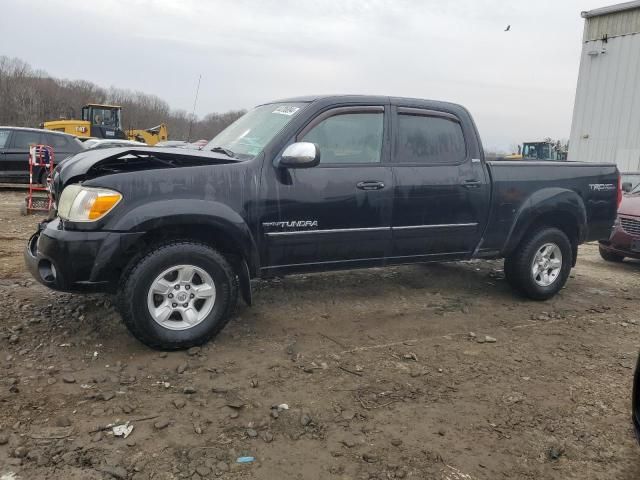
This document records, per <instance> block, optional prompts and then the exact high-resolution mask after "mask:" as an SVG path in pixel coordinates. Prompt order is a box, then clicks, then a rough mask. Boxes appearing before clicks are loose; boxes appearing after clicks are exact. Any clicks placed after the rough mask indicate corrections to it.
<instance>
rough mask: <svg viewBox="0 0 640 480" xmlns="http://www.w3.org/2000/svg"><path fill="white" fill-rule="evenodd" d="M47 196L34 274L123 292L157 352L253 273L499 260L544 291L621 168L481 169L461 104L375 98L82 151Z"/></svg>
mask: <svg viewBox="0 0 640 480" xmlns="http://www.w3.org/2000/svg"><path fill="white" fill-rule="evenodd" d="M52 188H53V192H54V195H55V201H56V209H57V210H56V213H55V215H54V216H52V218H51V219H50V220H49V221H47V222H44V223H42V224H41V225H40V227H39V230H38V232H37V233H36V234H35V235H34V236H33V237H32V238H31V239H30V241H29V243H28V245H27V247H26V249H25V259H26V263H27V265H28V267H29V269H30V271H31V273H32V274H33V276H34V277H35V278H36V279H38V280H39V281H40V282H42V283H43V284H45V285H47V286H49V287H51V288H54V289H58V290H64V291H105V292H111V293H115V294H116V295H117V297H116V298H117V305H118V308H119V310H120V312H121V314H122V317H123V319H124V322H125V323H126V325H127V327H128V328H129V329H130V330H131V332H132V333H133V334H134V335H135V336H136V337H137V338H138V339H140V340H141V341H142V342H144V343H146V344H147V345H149V346H151V347H155V348H164V349H177V348H185V347H189V346H192V345H195V344H200V343H203V342H205V341H207V340H208V339H210V338H211V337H213V336H214V335H215V334H216V333H217V332H218V331H219V330H220V329H221V328H222V327H223V326H224V324H225V323H226V322H227V320H228V318H229V316H230V314H231V312H232V310H233V308H234V305H235V303H236V299H237V296H238V294H239V293H240V294H241V295H242V297H243V298H244V299H245V301H246V302H247V303H251V284H250V280H251V279H252V278H254V277H270V276H274V275H283V274H288V273H297V272H309V271H319V270H328V269H349V268H357V267H379V266H384V265H397V264H407V263H418V262H438V261H452V260H468V259H471V258H505V259H506V260H505V274H506V277H507V279H508V281H509V282H510V283H511V284H512V285H513V286H514V287H515V288H516V289H517V290H519V291H520V292H521V293H522V294H524V295H525V296H527V297H529V298H532V299H536V300H544V299H547V298H549V297H551V296H553V295H555V294H556V293H557V292H558V291H559V290H560V289H561V288H562V287H563V286H564V284H565V282H566V280H567V277H568V276H569V272H570V270H571V268H572V267H573V266H574V265H575V262H576V255H577V250H578V245H579V244H580V243H583V242H585V241H590V240H599V239H601V238H607V237H608V235H609V232H610V229H611V226H612V225H613V223H614V220H615V218H616V208H617V205H618V202H619V200H620V198H621V193H620V182H619V175H618V171H617V169H616V167H615V165H605V164H602V165H600V164H586V163H568V162H526V163H523V162H518V161H512V162H486V161H485V160H484V154H483V150H482V145H481V143H480V137H479V135H478V132H477V130H476V127H475V125H474V122H473V120H472V118H471V116H470V115H469V113H468V112H467V110H465V109H464V108H463V107H461V106H459V105H455V104H451V103H445V102H436V101H428V100H418V99H408V98H393V97H379V96H323V97H304V98H294V99H288V100H282V101H277V102H273V103H268V104H264V105H260V106H258V107H256V108H255V109H253V110H251V111H249V112H248V113H247V114H246V115H244V116H243V117H242V118H240V119H239V120H237V121H236V122H235V123H233V124H232V125H231V126H229V127H228V128H227V129H226V130H224V131H223V132H222V133H220V134H219V135H218V136H216V137H215V138H214V139H213V140H212V141H211V142H210V143H209V144H208V145H206V146H205V147H204V148H203V149H202V150H201V151H195V150H184V149H171V148H114V149H104V150H97V151H91V150H89V151H86V152H83V153H80V154H78V155H76V156H75V157H73V158H71V159H69V160H68V161H66V162H65V163H64V164H63V165H62V166H60V167H59V168H58V170H56V171H55V172H54V178H53V181H52Z"/></svg>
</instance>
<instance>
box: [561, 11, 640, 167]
mask: <svg viewBox="0 0 640 480" xmlns="http://www.w3.org/2000/svg"><path fill="white" fill-rule="evenodd" d="M620 15H627V16H629V18H630V20H629V21H624V20H622V19H620V18H618V17H619V16H620ZM609 17H611V20H607V18H609ZM614 17H615V18H617V20H616V22H618V23H617V25H626V26H628V25H634V22H636V23H637V24H640V9H638V10H632V11H628V12H621V13H616V14H611V15H606V16H603V17H594V18H590V19H588V20H587V24H586V25H585V32H584V35H585V39H587V41H585V42H583V48H582V58H581V60H580V72H579V75H578V87H577V90H576V100H575V105H574V110H573V123H572V125H571V136H570V139H569V160H579V161H587V162H616V163H617V164H618V168H619V169H620V171H622V172H640V34H632V35H626V34H625V35H623V36H614V35H613V34H612V33H611V32H614V31H618V32H621V31H626V30H622V28H626V26H625V27H620V29H618V30H609V31H607V32H606V33H607V34H608V36H609V40H608V41H607V42H602V41H601V40H595V41H593V40H588V37H589V36H590V35H591V34H592V33H593V32H598V34H600V33H602V32H603V31H604V30H600V28H601V27H602V28H604V27H603V26H604V25H609V27H606V28H612V27H611V25H616V23H615V22H614V23H610V24H608V23H607V22H613V18H614ZM594 20H597V22H594ZM596 25H597V27H596ZM596 36H598V35H596ZM599 36H600V37H602V35H599ZM612 36H613V38H611V37H612ZM603 49H604V50H605V52H606V53H602V50H603ZM590 52H591V53H592V54H591V55H590ZM596 52H597V54H595V53H596Z"/></svg>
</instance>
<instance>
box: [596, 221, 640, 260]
mask: <svg viewBox="0 0 640 480" xmlns="http://www.w3.org/2000/svg"><path fill="white" fill-rule="evenodd" d="M634 240H636V241H637V240H638V237H634V236H632V235H630V234H628V233H627V232H625V231H624V230H623V229H622V227H621V226H620V225H616V226H615V227H613V230H612V231H611V235H610V236H609V239H608V240H600V247H601V248H603V249H604V250H607V251H608V252H611V253H615V254H617V255H620V256H622V257H629V258H637V259H640V252H638V251H634V250H631V243H632V242H633V241H634Z"/></svg>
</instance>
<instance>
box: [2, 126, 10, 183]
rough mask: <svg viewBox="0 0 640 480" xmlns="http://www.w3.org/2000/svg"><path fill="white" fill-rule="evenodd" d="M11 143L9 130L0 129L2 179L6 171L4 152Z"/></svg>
mask: <svg viewBox="0 0 640 480" xmlns="http://www.w3.org/2000/svg"><path fill="white" fill-rule="evenodd" d="M10 141H11V130H9V129H6V128H2V129H0V177H4V176H5V175H6V174H5V171H6V170H7V162H6V152H7V150H8V148H9V142H10Z"/></svg>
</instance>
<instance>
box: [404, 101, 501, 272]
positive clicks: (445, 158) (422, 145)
mask: <svg viewBox="0 0 640 480" xmlns="http://www.w3.org/2000/svg"><path fill="white" fill-rule="evenodd" d="M393 131H394V134H393V137H394V142H393V148H392V165H393V167H392V170H393V177H394V192H393V215H392V237H393V247H392V256H394V257H401V258H403V259H408V260H413V261H415V260H420V259H425V260H429V259H434V260H435V259H438V258H443V259H446V258H464V257H466V256H468V255H469V254H471V253H472V251H473V249H474V248H475V246H476V245H477V244H478V242H479V240H480V236H481V233H482V227H483V226H484V225H485V222H486V216H487V214H488V202H489V192H490V190H489V185H488V183H487V177H486V174H485V171H484V168H483V165H482V163H481V161H480V159H479V158H477V159H475V158H472V156H471V152H472V151H474V150H472V148H470V147H471V145H469V143H470V141H471V140H472V139H473V141H475V138H476V137H475V131H471V130H469V127H467V131H465V128H463V124H462V121H461V119H460V118H458V117H457V116H456V115H454V114H452V113H449V112H444V111H438V110H430V109H426V108H412V107H403V106H398V107H396V108H395V109H394V116H393ZM476 150H477V148H476ZM478 156H479V155H478Z"/></svg>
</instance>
